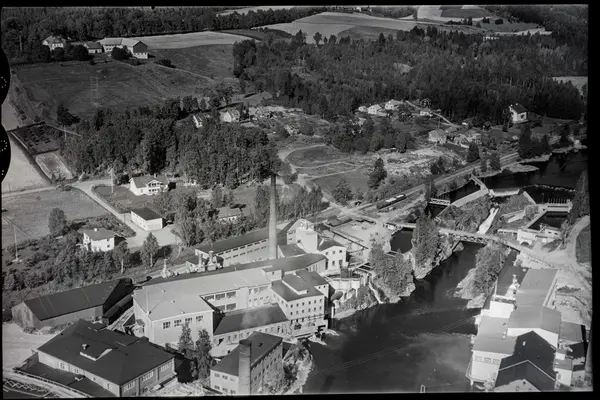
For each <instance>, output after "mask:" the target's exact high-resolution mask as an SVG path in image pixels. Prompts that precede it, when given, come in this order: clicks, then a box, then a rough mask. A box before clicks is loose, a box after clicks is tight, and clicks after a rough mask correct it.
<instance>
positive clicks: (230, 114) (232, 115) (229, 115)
mask: <svg viewBox="0 0 600 400" xmlns="http://www.w3.org/2000/svg"><path fill="white" fill-rule="evenodd" d="M219 118H220V119H221V121H223V122H227V123H231V122H239V121H240V112H239V111H238V110H227V111H223V112H221V114H220V117H219Z"/></svg>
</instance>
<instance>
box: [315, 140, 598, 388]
mask: <svg viewBox="0 0 600 400" xmlns="http://www.w3.org/2000/svg"><path fill="white" fill-rule="evenodd" d="M535 165H536V166H537V167H539V168H540V170H539V171H536V172H533V173H526V174H503V175H500V176H496V177H492V178H487V179H486V180H485V183H486V185H489V187H490V188H492V189H493V188H509V187H523V188H525V189H526V190H528V193H529V194H530V195H531V196H532V197H534V199H536V196H540V197H541V196H542V195H543V196H551V197H552V198H562V197H560V196H561V194H562V195H563V197H564V198H571V197H572V191H569V190H564V188H566V189H573V188H574V187H575V184H576V182H577V179H578V178H579V175H580V174H581V172H582V171H583V170H585V169H587V151H580V152H579V153H570V154H565V155H554V156H553V157H552V158H551V159H550V161H548V162H545V163H536V164H535ZM472 186H473V185H469V186H466V187H464V188H461V189H458V190H457V191H455V192H454V193H450V194H449V195H450V199H451V200H452V201H454V200H456V199H458V198H461V197H464V196H466V195H468V194H470V193H472V192H473V191H475V190H477V187H476V186H475V187H472ZM548 186H554V187H548ZM556 186H558V187H560V188H563V189H557V188H556ZM532 193H533V194H532ZM441 209H443V207H439V210H438V207H437V206H434V207H432V208H431V209H430V210H429V211H430V212H431V213H432V214H433V215H434V216H435V215H437V213H439V211H441ZM562 218H563V216H560V215H555V214H547V215H546V216H545V217H544V218H542V221H540V222H541V223H546V224H548V225H551V226H554V225H555V224H557V223H558V224H559V226H560V222H562ZM411 236H412V231H410V230H402V231H399V232H397V233H396V234H395V235H394V237H393V238H392V241H391V243H390V244H391V247H392V250H397V251H401V252H406V251H408V250H410V248H411V247H412V245H411V243H410V239H411ZM463 246H464V249H463V250H462V251H457V252H455V253H454V254H452V256H451V257H450V258H448V259H447V260H445V261H443V262H442V263H441V264H440V265H439V266H438V267H436V268H435V269H434V270H433V271H432V272H431V273H430V274H429V275H428V276H427V277H426V278H425V279H424V280H422V281H417V282H416V285H417V289H416V290H415V291H414V292H413V293H412V295H411V296H410V297H408V298H406V299H404V300H402V301H400V302H399V303H397V304H384V305H378V306H374V307H371V308H370V309H368V310H363V311H359V312H356V313H355V314H353V315H351V316H349V317H347V318H344V319H341V320H334V321H333V322H332V326H331V328H332V329H334V330H335V331H337V332H338V333H339V336H328V337H327V338H326V339H325V343H326V344H325V345H321V344H318V343H313V342H309V346H310V350H311V352H312V354H313V356H314V360H315V368H314V369H313V371H312V372H311V373H310V375H309V377H308V381H307V382H306V385H305V386H304V392H305V393H313V394H316V393H329V394H334V393H349V392H362V393H365V392H369V393H372V392H418V391H419V389H420V387H421V385H425V387H426V390H427V392H450V391H454V392H463V391H468V390H469V382H468V380H467V378H466V377H465V371H466V368H467V366H468V363H469V359H470V356H471V345H470V336H469V335H471V334H474V333H476V330H475V326H474V316H475V315H477V314H479V310H467V309H466V308H465V305H466V300H461V299H458V298H455V297H453V293H454V291H455V290H456V286H457V284H458V283H459V282H460V281H461V280H462V279H463V278H464V277H465V276H466V275H467V273H468V271H469V270H470V269H471V268H473V266H474V264H475V254H476V252H477V250H478V249H479V248H481V245H477V244H472V243H463Z"/></svg>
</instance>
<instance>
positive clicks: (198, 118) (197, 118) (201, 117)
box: [192, 113, 210, 129]
mask: <svg viewBox="0 0 600 400" xmlns="http://www.w3.org/2000/svg"><path fill="white" fill-rule="evenodd" d="M209 118H210V116H209V115H206V114H200V113H198V114H194V115H193V116H192V121H194V126H195V127H196V129H200V128H202V127H203V126H204V124H205V123H206V120H208V119H209Z"/></svg>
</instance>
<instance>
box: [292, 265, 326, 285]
mask: <svg viewBox="0 0 600 400" xmlns="http://www.w3.org/2000/svg"><path fill="white" fill-rule="evenodd" d="M295 274H296V275H298V276H299V277H300V278H301V279H302V280H303V281H304V282H306V283H308V284H309V285H310V286H321V285H327V284H328V282H327V280H325V278H323V277H322V276H321V275H319V273H318V272H315V271H307V270H303V269H301V270H298V271H296V272H295Z"/></svg>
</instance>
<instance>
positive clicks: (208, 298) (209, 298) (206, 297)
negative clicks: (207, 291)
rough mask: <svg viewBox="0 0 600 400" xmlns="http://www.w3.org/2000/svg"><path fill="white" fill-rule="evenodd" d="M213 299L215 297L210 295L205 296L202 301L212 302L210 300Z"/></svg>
mask: <svg viewBox="0 0 600 400" xmlns="http://www.w3.org/2000/svg"><path fill="white" fill-rule="evenodd" d="M214 299H215V296H214V295H212V294H211V295H210V296H205V297H204V300H211V301H212V300H214Z"/></svg>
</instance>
